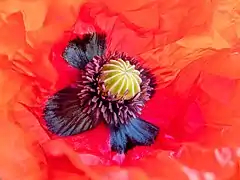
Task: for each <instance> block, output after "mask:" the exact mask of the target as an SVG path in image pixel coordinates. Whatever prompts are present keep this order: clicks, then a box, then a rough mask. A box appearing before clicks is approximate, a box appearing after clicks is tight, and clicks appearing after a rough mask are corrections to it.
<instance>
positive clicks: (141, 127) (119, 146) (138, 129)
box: [110, 118, 159, 153]
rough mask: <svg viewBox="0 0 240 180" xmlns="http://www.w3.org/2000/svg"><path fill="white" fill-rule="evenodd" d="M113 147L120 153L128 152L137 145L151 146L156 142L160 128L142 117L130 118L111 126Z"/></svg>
mask: <svg viewBox="0 0 240 180" xmlns="http://www.w3.org/2000/svg"><path fill="white" fill-rule="evenodd" d="M110 131H111V148H112V150H113V151H116V152H118V153H126V152H127V151H128V150H130V149H132V148H133V147H135V146H137V145H138V146H141V145H142V146H146V145H147V146H149V145H151V144H153V143H154V141H155V139H156V137H157V135H158V133H159V128H158V127H156V126H155V125H153V124H151V123H149V122H146V121H144V120H142V119H140V118H134V119H131V120H129V122H128V123H126V124H120V125H119V126H118V127H116V126H110Z"/></svg>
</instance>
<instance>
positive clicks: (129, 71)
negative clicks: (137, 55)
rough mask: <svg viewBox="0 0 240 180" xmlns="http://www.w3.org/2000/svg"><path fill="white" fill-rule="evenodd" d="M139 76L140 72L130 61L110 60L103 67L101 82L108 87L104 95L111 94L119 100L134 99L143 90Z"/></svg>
mask: <svg viewBox="0 0 240 180" xmlns="http://www.w3.org/2000/svg"><path fill="white" fill-rule="evenodd" d="M139 75H140V72H139V71H138V70H136V69H135V65H131V64H130V62H129V61H123V60H122V59H118V60H110V61H109V62H108V63H107V64H105V65H103V68H102V70H101V75H100V80H101V81H102V82H103V83H104V85H105V87H106V89H105V92H104V93H107V92H110V93H111V94H112V95H115V96H116V98H117V99H120V98H124V99H125V100H128V99H131V98H133V97H134V96H135V95H136V94H137V93H139V92H140V90H141V89H140V84H141V82H142V80H141V78H140V76H139Z"/></svg>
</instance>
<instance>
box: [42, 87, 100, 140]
mask: <svg viewBox="0 0 240 180" xmlns="http://www.w3.org/2000/svg"><path fill="white" fill-rule="evenodd" d="M78 93H79V89H77V88H74V87H67V88H64V89H62V90H60V91H59V92H57V93H56V94H54V95H53V96H52V97H51V98H49V100H48V101H47V103H46V105H45V108H44V112H43V118H44V120H45V121H46V126H47V127H48V129H49V130H50V131H51V132H52V133H54V134H57V135H59V136H70V135H75V134H79V133H81V132H84V131H87V130H89V129H92V128H94V127H96V126H97V124H98V123H99V122H98V121H96V120H95V119H94V118H92V117H91V115H89V114H86V113H84V112H83V111H82V107H80V102H79V101H80V100H79V98H78V95H77V94H78Z"/></svg>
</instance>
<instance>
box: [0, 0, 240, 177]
mask: <svg viewBox="0 0 240 180" xmlns="http://www.w3.org/2000/svg"><path fill="white" fill-rule="evenodd" d="M79 10H80V11H79ZM79 12H80V13H79ZM239 20H240V2H239V1H238V0H202V1H189V0H181V1H176V0H168V1H164V0H150V1H149V0H132V1H127V0H122V1H111V0H89V1H83V0H68V1H66V0H31V1H30V0H4V1H1V2H0V115H1V116H0V117H1V121H0V135H1V136H0V159H1V160H0V179H3V180H5V179H6V180H13V179H19V180H38V179H39V180H45V179H46V180H61V179H63V180H75V179H76V180H77V179H83V180H84V179H86V180H87V179H93V180H100V179H101V180H107V179H119V180H129V179H131V180H139V179H141V180H171V179H172V180H175V179H176V178H177V179H179V180H213V179H219V180H220V179H224V180H225V179H229V180H230V179H231V180H238V179H240V173H239V158H240V140H239V135H240V132H239V128H240V123H239V122H240V113H239V112H240V111H239V110H240V109H239V108H240V81H239V79H240V63H239V59H240V54H239V52H240V48H239V47H240V46H239V36H240V21H239ZM94 28H95V29H96V28H100V29H102V30H104V31H106V32H107V38H108V43H109V47H108V48H109V50H121V51H125V52H127V53H129V54H130V55H139V56H140V57H141V58H142V59H144V62H145V64H146V66H148V67H149V68H151V69H154V74H155V75H156V76H157V80H158V87H157V88H158V89H157V92H158V93H156V96H155V97H154V98H153V99H152V101H151V103H149V104H147V105H146V107H147V108H145V109H144V111H143V115H142V116H143V117H145V118H146V119H149V120H150V121H153V122H154V123H155V124H156V125H158V126H159V127H160V129H161V133H160V136H159V137H158V139H157V140H156V142H155V144H154V145H153V146H151V147H136V148H134V149H133V150H131V151H129V153H128V154H126V155H125V156H124V155H117V154H114V153H112V152H110V148H109V144H108V140H109V135H108V132H107V130H106V129H105V128H104V127H102V126H101V127H99V128H97V129H95V130H93V131H91V132H90V131H89V132H86V133H84V134H80V135H77V136H74V137H68V138H62V139H60V138H57V137H54V136H52V135H51V134H49V132H48V131H47V129H46V127H45V125H44V123H43V120H42V119H41V117H40V116H39V114H41V110H42V105H43V102H44V101H45V100H46V99H47V98H48V97H49V96H50V95H51V94H53V93H54V92H56V91H57V90H59V89H60V88H62V87H65V86H66V85H68V84H69V83H70V82H71V81H73V80H74V79H75V77H76V75H77V72H76V71H75V70H73V69H72V68H70V67H69V66H68V65H67V64H66V63H65V62H64V61H63V59H62V57H61V52H62V50H63V49H64V47H65V45H66V43H67V42H68V40H69V39H71V37H73V36H75V35H76V34H82V33H84V32H86V31H89V30H92V29H94ZM120 163H121V166H119V164H120ZM153 165H154V166H153Z"/></svg>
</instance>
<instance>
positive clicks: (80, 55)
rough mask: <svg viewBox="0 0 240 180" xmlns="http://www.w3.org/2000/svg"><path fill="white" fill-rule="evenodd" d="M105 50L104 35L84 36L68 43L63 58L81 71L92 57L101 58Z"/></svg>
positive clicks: (92, 34)
mask: <svg viewBox="0 0 240 180" xmlns="http://www.w3.org/2000/svg"><path fill="white" fill-rule="evenodd" d="M105 49H106V35H105V34H99V33H91V34H85V35H83V37H82V38H81V39H80V38H76V39H74V40H72V41H70V42H69V44H68V46H67V47H66V49H65V51H64V52H63V58H64V59H65V60H66V61H67V62H68V63H69V64H70V65H71V66H73V67H75V68H78V69H83V68H84V67H85V66H86V64H87V63H88V62H89V61H91V60H92V59H93V57H94V56H102V55H103V54H104V51H105Z"/></svg>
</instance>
